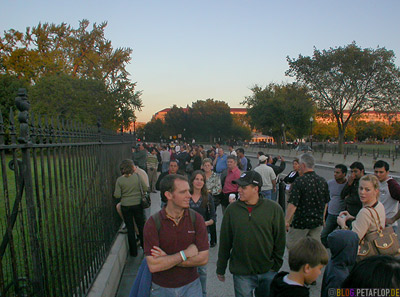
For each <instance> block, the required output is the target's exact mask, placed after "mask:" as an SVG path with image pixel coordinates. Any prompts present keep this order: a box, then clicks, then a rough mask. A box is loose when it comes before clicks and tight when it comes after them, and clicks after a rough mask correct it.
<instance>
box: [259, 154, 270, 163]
mask: <svg viewBox="0 0 400 297" xmlns="http://www.w3.org/2000/svg"><path fill="white" fill-rule="evenodd" d="M267 160H268V157H267V156H264V155H261V156H259V157H258V161H260V164H266V163H267Z"/></svg>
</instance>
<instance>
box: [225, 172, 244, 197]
mask: <svg viewBox="0 0 400 297" xmlns="http://www.w3.org/2000/svg"><path fill="white" fill-rule="evenodd" d="M240 174H241V171H240V169H239V168H238V167H235V168H234V169H233V170H229V169H228V174H227V176H226V179H225V184H224V188H223V189H222V192H223V193H225V194H227V193H235V192H237V191H238V188H239V186H238V185H234V184H232V181H234V180H235V179H238V178H239V177H240Z"/></svg>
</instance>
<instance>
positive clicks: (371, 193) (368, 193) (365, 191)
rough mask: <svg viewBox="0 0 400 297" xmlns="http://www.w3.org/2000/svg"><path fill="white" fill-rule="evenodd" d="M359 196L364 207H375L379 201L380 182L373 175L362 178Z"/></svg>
mask: <svg viewBox="0 0 400 297" xmlns="http://www.w3.org/2000/svg"><path fill="white" fill-rule="evenodd" d="M358 195H359V196H360V200H361V202H362V204H363V205H373V204H374V203H376V201H378V199H379V180H378V178H377V177H376V176H375V175H373V174H367V175H364V176H363V177H361V178H360V184H359V186H358Z"/></svg>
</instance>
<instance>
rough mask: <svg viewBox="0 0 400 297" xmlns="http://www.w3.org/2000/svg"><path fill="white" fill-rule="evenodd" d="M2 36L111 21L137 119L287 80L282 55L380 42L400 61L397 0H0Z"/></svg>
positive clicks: (108, 32) (234, 101) (232, 102)
mask: <svg viewBox="0 0 400 297" xmlns="http://www.w3.org/2000/svg"><path fill="white" fill-rule="evenodd" d="M0 4H1V5H0V34H1V36H4V31H5V30H9V29H15V30H19V31H22V32H24V31H25V29H26V27H33V26H36V25H38V24H39V22H41V23H55V24H60V23H62V22H65V23H67V24H69V25H71V26H72V27H74V28H77V27H78V26H79V21H80V20H82V19H87V20H89V21H90V22H91V24H93V23H101V22H104V21H107V22H108V26H107V27H106V29H105V37H106V38H107V39H108V40H110V41H111V42H112V45H113V47H114V48H117V47H125V48H126V47H129V48H131V49H132V50H133V53H132V60H131V63H130V64H129V65H128V66H127V70H128V71H129V73H130V74H131V77H130V78H131V80H132V81H133V82H136V83H137V86H136V89H137V90H138V91H142V92H143V94H142V97H141V99H142V101H143V105H144V106H143V108H142V111H140V112H137V113H136V115H137V121H139V122H147V121H149V120H150V119H151V117H152V115H154V114H155V113H156V112H157V111H160V110H162V109H164V108H168V107H172V106H173V105H174V104H176V105H177V106H179V107H186V106H187V105H189V106H191V104H192V103H193V102H196V101H197V100H206V99H208V98H212V99H215V100H221V101H225V102H227V103H228V104H229V106H230V107H244V106H242V105H241V104H240V103H241V102H243V100H244V99H245V97H247V96H251V95H252V92H251V90H250V89H251V88H252V87H253V86H254V85H259V86H266V85H267V84H269V83H288V82H292V81H293V78H290V77H287V76H285V71H286V70H288V68H289V67H288V63H287V60H286V58H287V56H289V57H290V58H297V57H298V56H299V55H300V54H301V55H303V56H311V55H312V54H313V50H314V48H316V49H318V50H323V49H329V48H335V47H339V46H346V45H348V44H350V43H352V42H353V41H355V42H356V43H357V45H358V46H360V47H362V48H377V47H385V48H386V49H389V50H393V51H394V53H395V54H396V60H395V63H396V65H397V66H399V65H400V59H399V57H398V56H399V55H400V18H399V17H398V14H399V11H400V1H399V0H380V1H378V0H335V1H332V0H330V1H327V0H274V1H272V0H263V1H262V0H231V1H228V0H201V1H200V0H185V1H183V0H182V1H178V0H164V1H153V0H140V1H137V0H130V1H128V0H126V1H125V0H113V1H104V0H96V1H92V0H80V1H76V0H70V1H58V0H48V1H42V0H35V1H33V0H0Z"/></svg>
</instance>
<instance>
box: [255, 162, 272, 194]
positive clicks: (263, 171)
mask: <svg viewBox="0 0 400 297" xmlns="http://www.w3.org/2000/svg"><path fill="white" fill-rule="evenodd" d="M254 171H256V172H258V173H259V174H260V175H261V177H262V182H263V185H262V187H261V191H267V190H272V188H273V184H272V181H273V180H275V179H276V175H275V172H274V170H273V169H272V168H271V167H269V166H268V165H267V164H260V165H259V166H257V167H256V168H254Z"/></svg>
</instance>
